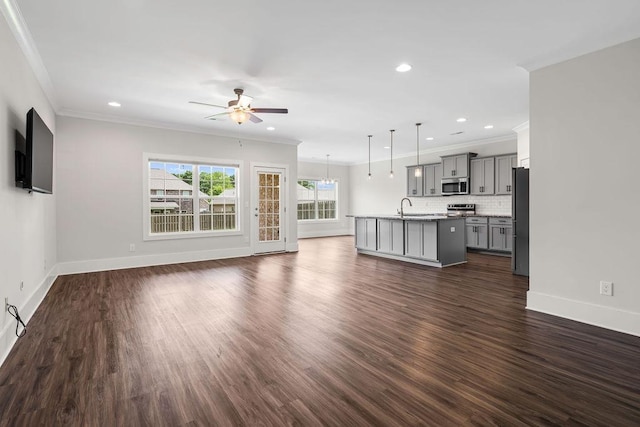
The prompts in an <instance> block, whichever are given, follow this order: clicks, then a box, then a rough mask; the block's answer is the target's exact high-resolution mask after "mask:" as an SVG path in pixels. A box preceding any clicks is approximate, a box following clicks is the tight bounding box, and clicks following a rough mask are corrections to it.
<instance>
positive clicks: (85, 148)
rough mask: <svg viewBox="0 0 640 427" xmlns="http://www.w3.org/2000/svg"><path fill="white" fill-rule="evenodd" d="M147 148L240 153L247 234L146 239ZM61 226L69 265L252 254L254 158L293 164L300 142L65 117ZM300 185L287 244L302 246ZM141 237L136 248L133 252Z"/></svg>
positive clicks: (60, 151) (205, 154)
mask: <svg viewBox="0 0 640 427" xmlns="http://www.w3.org/2000/svg"><path fill="white" fill-rule="evenodd" d="M143 153H154V154H163V155H172V154H173V155H177V156H193V157H196V158H198V157H199V158H210V159H229V160H238V161H240V162H242V164H241V175H240V177H241V184H240V188H239V193H240V209H239V212H240V216H241V221H242V224H243V226H242V234H241V235H234V236H224V237H223V236H218V237H198V238H187V239H174V240H158V241H145V240H143V197H144V195H143V191H142V179H143V167H144V165H143ZM57 155H58V157H57V174H58V189H59V190H58V198H57V218H58V221H57V228H58V258H59V261H60V265H59V271H60V272H61V273H68V272H75V271H91V270H102V269H109V268H122V267H130V266H137V265H150V264H162V263H171V262H181V261H190V260H198V259H210V258H220V257H230V256H243V255H250V254H251V253H252V252H251V247H250V240H251V232H252V229H251V226H250V224H251V219H252V218H253V217H252V216H251V215H250V212H249V202H250V196H251V186H250V181H251V170H250V166H251V163H252V162H254V161H260V162H261V163H270V164H286V165H287V166H288V167H289V174H290V182H293V183H295V177H296V175H297V147H296V146H295V145H287V144H275V143H270V142H265V141H250V140H242V143H241V144H240V143H239V141H238V139H237V138H225V137H219V136H211V135H203V134H195V133H188V132H179V131H171V130H166V129H156V128H148V127H142V126H133V125H124V124H117V123H109V122H101V121H95V120H86V119H77V118H69V117H58V138H57ZM295 200H296V193H295V185H290V186H289V193H288V200H287V204H288V210H287V219H286V225H287V248H288V250H297V234H296V232H297V230H296V209H295V206H296V204H295ZM131 243H133V244H134V245H135V247H136V251H135V252H129V245H130V244H131Z"/></svg>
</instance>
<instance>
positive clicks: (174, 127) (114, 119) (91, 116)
mask: <svg viewBox="0 0 640 427" xmlns="http://www.w3.org/2000/svg"><path fill="white" fill-rule="evenodd" d="M57 114H58V116H61V117H70V118H74V119H83V120H95V121H99V122H106V123H115V124H122V125H129V126H139V127H146V128H153V129H165V130H171V131H176V132H189V133H195V134H200V135H212V136H220V137H225V138H234V139H238V134H237V133H235V132H233V133H232V132H224V131H222V132H220V131H219V130H215V131H214V130H208V129H202V128H196V127H192V126H188V125H180V124H176V123H165V122H157V121H152V120H140V119H132V118H125V117H118V116H111V115H106V114H96V113H87V112H83V111H75V110H70V109H68V108H63V109H62V110H60V111H59V112H58V113H57ZM241 139H242V140H243V141H254V142H271V143H275V144H286V145H299V144H300V143H301V142H302V141H298V140H295V139H287V138H270V139H259V138H255V137H246V136H242V138H241Z"/></svg>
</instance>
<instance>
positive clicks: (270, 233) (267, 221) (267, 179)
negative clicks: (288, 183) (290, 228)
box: [258, 172, 280, 242]
mask: <svg viewBox="0 0 640 427" xmlns="http://www.w3.org/2000/svg"><path fill="white" fill-rule="evenodd" d="M258 184H259V187H258V240H259V241H261V242H273V241H279V240H280V215H279V213H280V212H279V211H280V201H279V198H280V174H278V173H264V172H259V173H258Z"/></svg>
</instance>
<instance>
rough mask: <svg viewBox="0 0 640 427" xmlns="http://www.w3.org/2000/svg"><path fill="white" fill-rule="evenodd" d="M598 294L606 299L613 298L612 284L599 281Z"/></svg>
mask: <svg viewBox="0 0 640 427" xmlns="http://www.w3.org/2000/svg"><path fill="white" fill-rule="evenodd" d="M600 294H601V295H606V296H608V297H610V296H613V282H607V281H604V280H601V281H600Z"/></svg>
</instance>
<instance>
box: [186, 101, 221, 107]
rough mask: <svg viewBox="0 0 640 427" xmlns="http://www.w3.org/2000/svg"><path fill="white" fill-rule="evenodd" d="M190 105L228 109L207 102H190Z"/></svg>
mask: <svg viewBox="0 0 640 427" xmlns="http://www.w3.org/2000/svg"><path fill="white" fill-rule="evenodd" d="M189 104H198V105H206V106H207V107H216V108H225V109H226V108H227V107H223V106H222V105H215V104H207V103H206V102H197V101H189Z"/></svg>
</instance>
